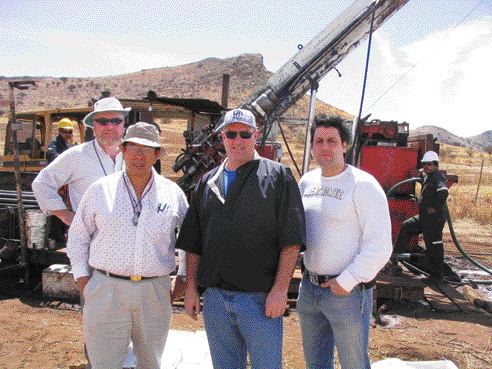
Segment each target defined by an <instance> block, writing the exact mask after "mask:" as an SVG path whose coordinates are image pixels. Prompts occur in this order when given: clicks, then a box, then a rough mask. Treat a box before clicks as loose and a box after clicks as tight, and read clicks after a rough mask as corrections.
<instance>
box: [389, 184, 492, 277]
mask: <svg viewBox="0 0 492 369" xmlns="http://www.w3.org/2000/svg"><path fill="white" fill-rule="evenodd" d="M415 182H420V183H422V179H421V178H419V177H413V178H408V179H405V180H403V181H401V182H398V183H397V184H395V185H394V186H393V187H391V188H390V189H389V190H388V191H386V197H390V196H391V195H392V194H393V192H394V191H395V190H396V189H397V188H398V187H400V186H403V185H405V184H409V183H415ZM444 213H445V215H446V221H447V222H448V227H449V233H450V234H451V238H452V239H453V243H454V245H455V246H456V248H457V249H458V251H459V252H460V253H461V255H463V257H464V258H465V259H466V260H468V261H469V262H470V263H472V264H473V265H475V266H476V267H477V268H479V269H481V270H483V271H485V272H487V273H489V274H491V275H492V270H490V269H489V268H487V267H486V266H484V265H482V264H480V263H479V262H478V261H476V260H475V259H473V258H472V257H471V256H470V255H468V254H467V253H466V251H465V250H463V248H462V247H461V244H460V242H459V241H458V238H457V237H456V233H455V232H454V227H453V220H452V219H451V214H450V213H449V209H448V203H447V201H446V202H445V203H444ZM490 282H491V281H482V283H484V284H488V283H490Z"/></svg>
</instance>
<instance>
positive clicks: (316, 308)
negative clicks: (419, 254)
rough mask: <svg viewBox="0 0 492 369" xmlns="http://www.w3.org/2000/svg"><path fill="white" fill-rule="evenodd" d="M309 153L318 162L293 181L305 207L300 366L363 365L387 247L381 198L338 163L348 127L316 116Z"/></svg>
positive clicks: (367, 179)
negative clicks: (374, 294)
mask: <svg viewBox="0 0 492 369" xmlns="http://www.w3.org/2000/svg"><path fill="white" fill-rule="evenodd" d="M312 133H313V134H312V139H313V146H312V154H313V156H314V158H315V159H316V161H317V162H318V164H319V165H320V168H318V169H315V170H313V171H310V172H309V173H306V174H305V175H304V176H303V177H302V178H301V181H300V183H299V187H300V190H301V195H302V200H303V204H304V210H305V213H306V231H307V237H306V251H305V254H304V265H305V271H304V278H303V280H302V283H301V287H300V291H299V300H298V302H297V309H298V312H299V317H300V322H301V330H302V341H303V348H304V357H305V361H306V368H316V369H319V368H333V367H334V366H333V355H334V349H335V347H336V348H337V351H338V358H339V361H340V365H341V367H342V369H353V368H358V369H359V368H360V369H365V368H367V369H369V368H370V361H369V354H368V343H369V342H368V341H369V319H370V315H371V309H372V287H373V286H374V285H375V277H376V275H377V273H378V272H379V270H380V269H381V268H382V267H383V266H384V265H385V264H386V262H387V261H388V259H389V257H390V255H391V251H392V244H391V222H390V215H389V209H388V202H387V200H386V196H385V194H384V191H383V189H382V188H381V186H380V185H379V184H378V182H377V181H376V179H375V178H374V177H373V176H371V175H370V174H369V173H366V172H364V171H362V170H360V169H357V168H355V167H353V166H350V165H347V164H345V160H344V154H345V152H346V150H347V147H348V144H349V140H350V133H349V131H348V129H346V127H344V126H343V120H342V119H341V118H338V117H318V118H317V119H316V121H315V125H314V127H313V132H312Z"/></svg>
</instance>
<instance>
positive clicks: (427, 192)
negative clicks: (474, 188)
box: [394, 151, 448, 280]
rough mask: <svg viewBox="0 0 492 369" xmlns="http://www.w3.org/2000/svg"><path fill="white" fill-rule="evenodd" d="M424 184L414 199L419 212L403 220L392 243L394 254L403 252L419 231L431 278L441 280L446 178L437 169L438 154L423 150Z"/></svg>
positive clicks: (446, 191)
mask: <svg viewBox="0 0 492 369" xmlns="http://www.w3.org/2000/svg"><path fill="white" fill-rule="evenodd" d="M421 162H422V166H423V176H424V183H423V186H422V190H421V191H420V196H419V199H418V204H419V214H418V215H415V216H413V217H411V218H409V219H407V220H406V221H404V222H403V224H402V227H401V230H400V234H399V235H398V238H397V240H396V243H395V250H394V252H395V253H397V254H398V253H403V252H406V251H407V247H408V242H409V241H410V239H411V238H412V237H413V236H414V235H417V234H420V233H423V235H424V241H425V248H426V257H427V267H428V269H429V271H430V274H431V277H433V278H434V279H436V280H440V279H442V273H443V262H444V245H443V242H442V229H443V228H444V223H445V222H446V216H445V214H444V205H445V203H446V199H447V197H448V188H447V187H446V178H445V177H444V175H443V174H442V173H441V172H440V171H439V170H438V169H439V156H438V155H437V153H436V152H434V151H427V152H426V153H425V154H424V157H423V158H422V161H421Z"/></svg>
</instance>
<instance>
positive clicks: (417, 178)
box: [386, 177, 422, 197]
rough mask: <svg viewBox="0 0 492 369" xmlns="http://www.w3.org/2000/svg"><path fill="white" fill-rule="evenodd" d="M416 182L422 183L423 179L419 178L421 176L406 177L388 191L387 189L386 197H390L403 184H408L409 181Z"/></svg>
mask: <svg viewBox="0 0 492 369" xmlns="http://www.w3.org/2000/svg"><path fill="white" fill-rule="evenodd" d="M415 182H420V183H422V179H421V178H419V177H412V178H408V179H405V180H403V181H401V182H398V183H397V184H395V185H394V186H393V187H391V188H390V189H389V190H388V191H386V197H390V196H392V195H393V192H394V191H395V190H396V189H397V188H398V187H400V186H403V185H406V184H409V183H415Z"/></svg>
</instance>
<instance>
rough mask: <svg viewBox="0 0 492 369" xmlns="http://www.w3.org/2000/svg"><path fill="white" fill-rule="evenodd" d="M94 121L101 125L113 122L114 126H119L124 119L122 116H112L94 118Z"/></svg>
mask: <svg viewBox="0 0 492 369" xmlns="http://www.w3.org/2000/svg"><path fill="white" fill-rule="evenodd" d="M94 122H96V123H97V124H100V125H101V126H107V125H108V124H112V125H113V126H117V125H118V124H121V123H123V119H121V118H111V119H106V118H98V119H94Z"/></svg>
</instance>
